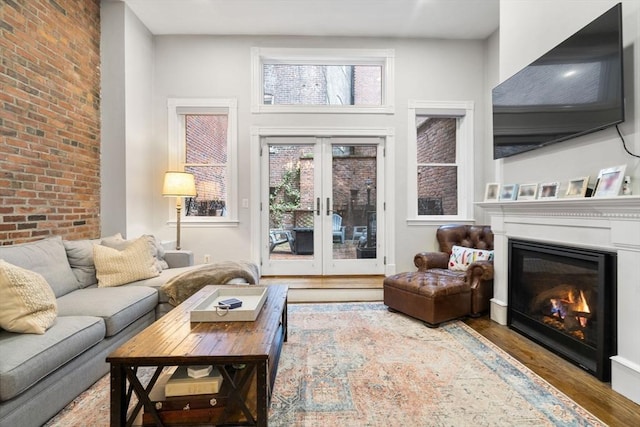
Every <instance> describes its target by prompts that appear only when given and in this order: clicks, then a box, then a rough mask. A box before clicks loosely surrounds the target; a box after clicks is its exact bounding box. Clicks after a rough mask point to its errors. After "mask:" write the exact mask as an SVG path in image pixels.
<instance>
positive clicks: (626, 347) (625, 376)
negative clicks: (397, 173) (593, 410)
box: [476, 196, 640, 404]
mask: <svg viewBox="0 0 640 427" xmlns="http://www.w3.org/2000/svg"><path fill="white" fill-rule="evenodd" d="M476 206H478V207H480V208H482V209H484V210H485V212H486V213H487V214H488V216H490V217H491V229H492V231H493V234H494V250H495V255H494V284H493V299H492V300H491V319H493V320H494V321H496V322H498V323H500V324H503V325H504V324H506V323H507V312H508V310H507V301H508V288H509V285H508V273H509V265H508V259H509V256H508V253H509V239H521V240H530V241H538V242H547V243H555V244H561V245H566V246H577V247H585V248H593V249H597V250H605V251H609V252H613V253H615V254H616V255H617V279H618V280H617V287H616V292H617V298H616V300H617V310H616V317H617V328H618V331H617V335H618V336H617V344H618V348H617V354H615V355H614V356H613V357H612V358H611V362H612V363H611V387H612V388H613V389H614V390H615V391H617V392H619V393H620V394H622V395H624V396H626V397H628V398H629V399H631V400H633V401H634V402H636V403H639V404H640V340H638V331H637V321H638V317H637V311H638V309H637V307H638V303H639V302H640V280H638V278H639V277H640V196H618V197H607V198H605V197H602V198H599V197H585V198H558V199H543V200H514V201H491V202H480V203H476Z"/></svg>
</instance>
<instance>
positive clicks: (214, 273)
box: [162, 261, 259, 305]
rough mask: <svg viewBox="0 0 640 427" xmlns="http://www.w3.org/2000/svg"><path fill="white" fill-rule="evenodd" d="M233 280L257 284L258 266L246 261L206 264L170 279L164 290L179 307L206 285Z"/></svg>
mask: <svg viewBox="0 0 640 427" xmlns="http://www.w3.org/2000/svg"><path fill="white" fill-rule="evenodd" d="M233 279H244V280H246V281H247V283H250V284H256V283H258V280H259V275H258V266H257V265H255V264H254V263H251V262H245V261H221V262H216V263H213V264H205V265H203V266H202V267H201V268H198V269H196V270H191V271H186V272H184V273H182V274H179V275H177V276H176V277H174V278H172V279H169V281H168V282H167V283H165V284H164V285H162V290H163V291H164V292H165V293H166V294H167V296H168V297H169V304H171V305H178V304H180V303H181V302H182V301H184V300H186V299H187V298H189V297H190V296H191V295H193V294H195V293H196V292H198V291H199V290H200V289H201V288H202V287H203V286H206V285H223V284H225V283H228V282H229V281H231V280H233Z"/></svg>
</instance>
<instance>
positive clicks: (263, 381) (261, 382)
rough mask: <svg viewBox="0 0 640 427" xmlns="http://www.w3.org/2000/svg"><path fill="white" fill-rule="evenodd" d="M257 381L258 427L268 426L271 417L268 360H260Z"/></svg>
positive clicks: (257, 368) (257, 367)
mask: <svg viewBox="0 0 640 427" xmlns="http://www.w3.org/2000/svg"><path fill="white" fill-rule="evenodd" d="M256 370H257V371H256V381H257V384H256V385H257V389H258V390H257V399H258V402H257V410H258V413H257V417H256V421H257V425H258V427H267V423H268V417H269V383H268V381H269V380H268V378H269V372H268V364H267V361H266V360H265V361H261V362H258V364H257V366H256Z"/></svg>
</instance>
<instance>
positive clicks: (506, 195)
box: [500, 184, 518, 200]
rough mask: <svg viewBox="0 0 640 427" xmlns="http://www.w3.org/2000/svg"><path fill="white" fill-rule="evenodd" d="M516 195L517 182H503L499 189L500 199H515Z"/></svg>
mask: <svg viewBox="0 0 640 427" xmlns="http://www.w3.org/2000/svg"><path fill="white" fill-rule="evenodd" d="M517 195H518V184H505V185H503V186H502V188H501V189H500V200H515V199H516V196H517Z"/></svg>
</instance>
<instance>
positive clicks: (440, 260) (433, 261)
mask: <svg viewBox="0 0 640 427" xmlns="http://www.w3.org/2000/svg"><path fill="white" fill-rule="evenodd" d="M413 263H414V264H415V266H416V267H418V271H426V270H428V269H430V268H447V265H448V264H449V255H448V254H446V253H444V252H420V253H417V254H416V255H415V256H414V257H413Z"/></svg>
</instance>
